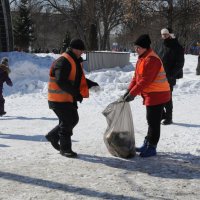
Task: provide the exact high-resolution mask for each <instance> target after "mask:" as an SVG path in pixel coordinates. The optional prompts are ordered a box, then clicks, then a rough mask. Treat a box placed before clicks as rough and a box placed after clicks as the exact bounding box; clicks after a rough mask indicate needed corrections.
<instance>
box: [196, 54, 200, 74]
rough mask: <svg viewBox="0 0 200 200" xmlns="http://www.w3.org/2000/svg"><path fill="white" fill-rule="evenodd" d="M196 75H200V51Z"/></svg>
mask: <svg viewBox="0 0 200 200" xmlns="http://www.w3.org/2000/svg"><path fill="white" fill-rule="evenodd" d="M196 75H200V52H199V56H198V63H197V69H196Z"/></svg>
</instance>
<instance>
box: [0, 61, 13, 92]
mask: <svg viewBox="0 0 200 200" xmlns="http://www.w3.org/2000/svg"><path fill="white" fill-rule="evenodd" d="M7 68H8V67H6V66H5V65H3V64H0V94H1V95H2V92H3V83H4V82H6V84H7V85H9V86H12V85H13V84H12V81H11V80H10V78H9V76H8V73H9V69H7Z"/></svg>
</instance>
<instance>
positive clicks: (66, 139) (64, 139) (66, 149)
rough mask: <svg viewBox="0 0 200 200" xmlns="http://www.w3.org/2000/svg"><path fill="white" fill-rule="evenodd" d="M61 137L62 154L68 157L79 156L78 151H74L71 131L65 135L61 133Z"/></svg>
mask: <svg viewBox="0 0 200 200" xmlns="http://www.w3.org/2000/svg"><path fill="white" fill-rule="evenodd" d="M59 137H60V154H61V155H62V156H65V157H68V158H75V157H77V153H76V152H74V151H72V141H71V133H65V135H62V134H59Z"/></svg>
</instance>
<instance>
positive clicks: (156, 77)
mask: <svg viewBox="0 0 200 200" xmlns="http://www.w3.org/2000/svg"><path fill="white" fill-rule="evenodd" d="M134 44H135V46H134V47H135V51H136V52H137V53H138V55H139V57H138V61H137V63H136V69H135V75H134V77H133V79H132V81H131V83H130V84H129V87H128V90H127V92H126V93H125V94H124V100H125V101H127V102H129V101H132V100H134V98H135V97H136V96H137V95H141V96H142V98H143V104H144V105H145V106H146V118H147V122H148V132H147V136H146V137H145V140H144V144H143V145H142V146H141V147H140V148H136V151H137V152H140V156H141V157H150V156H155V155H156V154H157V152H156V147H157V144H158V141H159V138H160V122H161V118H162V112H163V108H164V104H165V103H166V102H168V101H169V100H170V98H171V97H170V87H169V84H168V81H167V78H166V74H165V71H164V68H163V65H162V61H161V60H160V58H159V57H158V56H157V54H156V53H155V52H154V51H153V50H152V49H151V48H150V44H151V40H150V37H149V35H147V34H144V35H141V36H140V37H139V38H138V39H137V40H136V41H135V43H134Z"/></svg>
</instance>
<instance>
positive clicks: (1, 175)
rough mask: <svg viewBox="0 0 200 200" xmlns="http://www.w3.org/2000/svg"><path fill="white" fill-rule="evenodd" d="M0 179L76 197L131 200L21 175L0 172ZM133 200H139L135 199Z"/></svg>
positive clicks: (124, 196) (126, 197)
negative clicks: (67, 193) (66, 193)
mask: <svg viewBox="0 0 200 200" xmlns="http://www.w3.org/2000/svg"><path fill="white" fill-rule="evenodd" d="M0 178H1V179H5V180H11V181H16V182H20V183H24V184H29V185H35V186H40V187H45V188H50V189H53V190H60V191H63V192H69V193H74V194H78V195H83V196H88V197H98V198H101V199H116V200H121V199H124V200H132V199H133V198H132V197H130V196H126V195H116V194H111V193H108V192H100V191H96V190H92V189H89V188H83V187H76V186H72V185H67V184H62V183H58V182H54V181H48V180H43V179H39V178H32V177H29V176H23V175H18V174H13V173H9V172H1V171H0ZM135 200H139V199H135Z"/></svg>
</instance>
